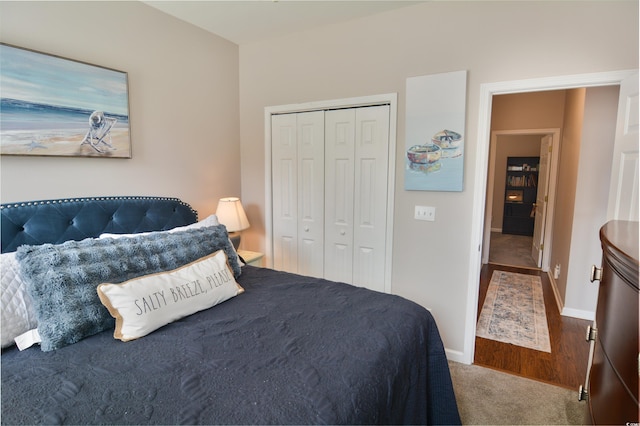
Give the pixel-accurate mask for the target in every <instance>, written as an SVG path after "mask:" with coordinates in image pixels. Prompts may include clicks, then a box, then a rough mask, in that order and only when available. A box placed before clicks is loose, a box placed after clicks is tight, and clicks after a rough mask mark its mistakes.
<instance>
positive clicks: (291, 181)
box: [271, 114, 298, 272]
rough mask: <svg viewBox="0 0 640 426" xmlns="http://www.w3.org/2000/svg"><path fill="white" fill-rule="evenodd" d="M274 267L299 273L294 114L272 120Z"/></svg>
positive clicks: (296, 150)
mask: <svg viewBox="0 0 640 426" xmlns="http://www.w3.org/2000/svg"><path fill="white" fill-rule="evenodd" d="M271 144H272V147H271V156H272V177H271V179H272V191H273V252H274V253H273V254H274V256H273V261H274V264H273V267H274V269H277V270H281V271H287V272H298V270H297V264H298V254H297V253H298V248H297V241H298V184H297V176H298V160H297V156H298V154H297V152H298V148H297V125H296V114H283V115H274V116H273V117H272V118H271Z"/></svg>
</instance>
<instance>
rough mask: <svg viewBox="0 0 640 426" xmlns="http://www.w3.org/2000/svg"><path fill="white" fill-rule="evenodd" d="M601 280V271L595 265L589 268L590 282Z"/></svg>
mask: <svg viewBox="0 0 640 426" xmlns="http://www.w3.org/2000/svg"><path fill="white" fill-rule="evenodd" d="M601 279H602V269H600V268H597V267H596V265H592V266H591V282H594V281H600V280H601Z"/></svg>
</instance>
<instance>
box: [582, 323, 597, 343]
mask: <svg viewBox="0 0 640 426" xmlns="http://www.w3.org/2000/svg"><path fill="white" fill-rule="evenodd" d="M597 336H598V329H597V328H595V327H591V326H588V327H587V334H586V336H585V340H586V341H587V342H590V341H592V340H596V337H597Z"/></svg>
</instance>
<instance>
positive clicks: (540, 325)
mask: <svg viewBox="0 0 640 426" xmlns="http://www.w3.org/2000/svg"><path fill="white" fill-rule="evenodd" d="M476 336H478V337H484V338H485V339H491V340H497V341H499V342H504V343H511V344H513V345H518V346H523V347H525V348H529V349H535V350H538V351H543V352H549V353H550V352H551V345H550V343H549V327H548V326H547V314H546V311H545V309H544V298H543V296H542V282H541V281H540V277H537V276H534V275H525V274H517V273H514V272H504V271H493V275H492V276H491V282H490V283H489V289H488V290H487V297H486V298H485V300H484V305H483V306H482V311H481V312H480V318H479V319H478V325H477V328H476Z"/></svg>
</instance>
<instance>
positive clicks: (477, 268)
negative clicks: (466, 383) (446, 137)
mask: <svg viewBox="0 0 640 426" xmlns="http://www.w3.org/2000/svg"><path fill="white" fill-rule="evenodd" d="M633 74H634V71H629V70H627V71H612V72H604V73H594V74H583V75H571V76H558V77H549V78H541V79H531V80H519V81H506V82H498V83H487V84H482V85H481V86H480V103H479V111H478V112H479V117H478V145H477V155H476V164H475V179H474V189H473V191H474V201H473V210H474V211H479V212H484V211H485V202H486V196H487V180H488V176H489V173H488V163H489V147H490V137H491V106H492V101H493V96H495V95H500V94H513V93H525V92H534V91H545V90H558V89H573V88H579V87H596V86H611V85H620V84H621V82H622V81H623V80H624V79H625V78H627V77H629V76H631V75H633ZM484 226H485V217H484V215H477V216H474V217H473V219H472V229H471V235H472V238H471V242H470V246H469V262H470V265H469V269H468V270H469V276H468V281H467V290H468V297H467V309H466V311H467V316H466V321H465V343H464V353H463V359H462V362H465V363H467V364H472V363H473V360H474V352H475V327H476V319H477V314H478V301H479V286H478V283H479V281H480V274H481V269H482V254H483V252H482V247H483V238H484Z"/></svg>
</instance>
